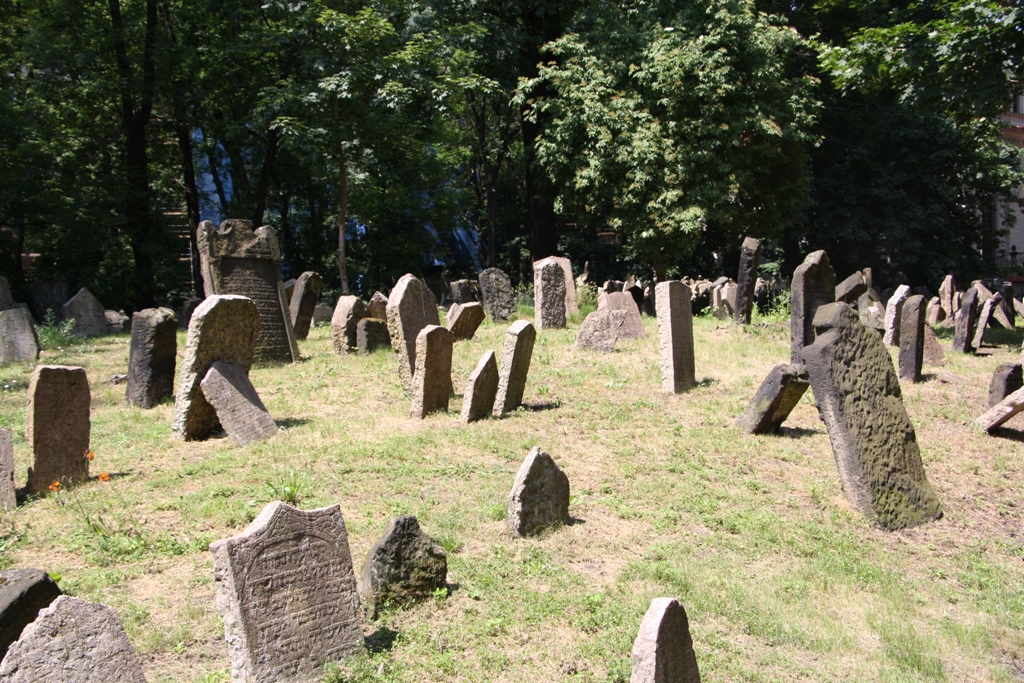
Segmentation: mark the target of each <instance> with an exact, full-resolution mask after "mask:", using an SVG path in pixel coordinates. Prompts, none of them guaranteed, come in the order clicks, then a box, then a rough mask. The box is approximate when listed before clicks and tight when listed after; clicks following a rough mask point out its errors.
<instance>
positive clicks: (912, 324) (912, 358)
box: [900, 294, 925, 382]
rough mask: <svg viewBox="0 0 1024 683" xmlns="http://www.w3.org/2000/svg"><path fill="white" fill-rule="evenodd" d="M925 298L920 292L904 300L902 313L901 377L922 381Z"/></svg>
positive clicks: (902, 378)
mask: <svg viewBox="0 0 1024 683" xmlns="http://www.w3.org/2000/svg"><path fill="white" fill-rule="evenodd" d="M924 302H925V299H924V297H923V296H921V295H920V294H915V295H914V296H912V297H908V298H907V300H906V301H904V302H903V312H902V313H901V314H900V315H901V317H900V379H901V380H906V381H908V382H920V381H921V366H922V365H923V364H924V327H925V324H924V315H925V303H924Z"/></svg>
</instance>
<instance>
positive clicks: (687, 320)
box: [656, 280, 697, 394]
mask: <svg viewBox="0 0 1024 683" xmlns="http://www.w3.org/2000/svg"><path fill="white" fill-rule="evenodd" d="M656 291H657V294H656V301H657V305H658V348H659V352H660V355H661V389H662V391H667V392H669V393H672V394H678V393H681V392H683V391H686V390H687V389H690V388H692V387H694V386H696V384H697V380H696V377H695V370H694V361H693V312H692V308H691V303H690V288H689V287H687V286H686V285H684V284H683V283H682V282H680V281H679V280H669V281H668V282H659V283H658V286H657V288H656Z"/></svg>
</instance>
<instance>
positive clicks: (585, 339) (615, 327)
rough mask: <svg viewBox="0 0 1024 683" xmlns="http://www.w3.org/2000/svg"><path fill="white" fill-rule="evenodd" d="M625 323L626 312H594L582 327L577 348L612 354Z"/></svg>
mask: <svg viewBox="0 0 1024 683" xmlns="http://www.w3.org/2000/svg"><path fill="white" fill-rule="evenodd" d="M625 322H626V312H625V311H610V310H607V309H605V310H602V311H594V312H593V313H591V314H590V315H588V316H587V317H586V318H585V319H584V320H583V324H582V325H580V333H579V334H578V335H577V336H576V348H578V349H593V350H595V351H604V352H606V353H611V352H612V351H614V350H615V342H616V341H618V339H619V334H620V333H621V332H622V325H623V323H625Z"/></svg>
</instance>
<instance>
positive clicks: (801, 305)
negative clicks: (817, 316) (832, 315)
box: [790, 251, 836, 363]
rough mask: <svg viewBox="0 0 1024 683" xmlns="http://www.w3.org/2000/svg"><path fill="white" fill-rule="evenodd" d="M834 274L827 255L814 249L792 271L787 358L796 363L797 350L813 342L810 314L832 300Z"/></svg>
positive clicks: (798, 352)
mask: <svg viewBox="0 0 1024 683" xmlns="http://www.w3.org/2000/svg"><path fill="white" fill-rule="evenodd" d="M835 296H836V274H835V271H833V270H832V264H830V263H829V260H828V254H826V253H825V252H824V251H814V252H811V253H810V254H808V255H807V257H806V258H805V259H804V262H803V263H801V264H800V265H799V266H797V269H796V271H794V272H793V283H792V297H791V305H792V314H791V318H790V359H791V361H792V362H793V363H800V362H801V360H800V352H801V350H802V349H803V348H804V347H805V346H807V345H808V344H810V343H811V342H813V341H814V313H815V311H817V310H818V307H819V306H823V305H825V304H830V303H832V302H833V301H835Z"/></svg>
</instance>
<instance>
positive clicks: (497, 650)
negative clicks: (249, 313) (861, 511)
mask: <svg viewBox="0 0 1024 683" xmlns="http://www.w3.org/2000/svg"><path fill="white" fill-rule="evenodd" d="M587 303H588V304H591V302H589V301H588V302H587ZM591 305H592V304H591ZM588 310H590V306H589V305H588V306H585V307H584V310H583V311H581V313H580V314H579V315H577V316H574V317H573V318H571V319H570V326H569V329H567V330H564V331H559V330H554V331H544V332H542V333H540V334H539V335H538V338H537V343H536V347H535V350H534V357H533V364H532V367H531V371H530V378H529V381H528V383H527V390H526V396H525V403H526V405H525V406H524V408H523V409H522V410H520V411H517V412H515V413H513V414H512V415H511V416H509V417H508V418H506V419H503V420H487V421H483V422H479V423H474V424H472V425H463V424H461V423H460V422H459V421H458V411H459V408H460V407H461V399H462V396H461V392H462V390H463V388H464V385H465V381H466V379H467V377H468V375H469V373H470V372H471V371H472V369H473V368H474V367H475V365H476V362H477V360H478V359H479V358H480V356H481V355H482V354H483V353H484V351H485V350H487V349H494V350H500V348H501V344H502V341H503V338H504V333H505V329H506V327H507V326H506V325H495V324H491V323H489V322H486V323H484V325H483V326H482V327H481V329H480V330H479V331H478V333H477V336H476V337H475V338H474V339H473V340H470V341H466V342H459V343H458V344H457V345H456V348H455V354H454V360H453V376H454V379H455V387H456V389H455V390H456V392H457V395H456V396H455V397H453V399H452V405H451V412H450V413H448V414H447V415H434V416H431V417H429V418H428V419H426V420H423V421H417V420H411V419H409V418H408V417H407V413H408V409H409V403H410V401H409V398H408V397H407V396H406V395H404V394H403V392H402V389H401V386H400V383H399V380H398V373H397V371H396V369H397V368H396V357H395V356H394V354H392V353H389V352H378V353H375V354H373V355H370V356H357V355H348V356H337V355H335V354H334V353H333V350H332V345H331V340H330V330H329V328H324V327H318V328H315V329H314V330H313V331H312V332H311V334H310V338H309V339H308V340H307V341H305V342H302V343H301V347H300V348H301V351H302V355H303V359H302V361H301V362H298V363H294V364H291V365H286V366H276V367H259V368H255V369H254V370H253V371H252V379H253V383H254V385H255V386H256V388H257V389H258V390H259V392H260V395H261V397H262V399H263V401H264V402H265V403H266V405H267V407H268V409H269V410H270V412H271V414H272V415H273V416H274V417H275V419H277V420H278V422H279V424H280V425H282V430H281V432H280V433H279V434H278V435H277V436H275V437H274V438H273V439H271V440H269V441H266V442H263V443H260V444H256V445H254V446H251V447H249V448H244V449H243V448H236V447H234V446H233V445H232V444H231V443H230V442H229V440H228V439H226V438H215V439H211V440H209V441H205V442H199V443H182V442H179V441H176V440H175V439H174V438H173V437H172V436H171V433H170V423H171V416H172V411H173V406H172V405H171V404H170V403H169V402H168V403H165V404H162V405H160V406H157V407H156V408H154V409H152V410H148V411H145V410H139V409H136V408H130V407H128V406H126V405H125V400H124V385H115V384H112V383H110V378H111V377H112V376H113V375H117V374H123V373H124V372H125V368H126V367H127V359H128V345H129V337H128V335H127V334H123V335H109V336H104V337H100V338H95V339H91V340H86V341H84V342H81V343H71V344H68V343H53V344H50V345H48V346H46V347H45V350H44V352H43V356H42V357H41V359H40V362H44V363H60V364H67V365H81V366H83V367H85V368H86V370H87V372H88V374H89V378H90V382H91V388H92V446H91V447H92V450H93V451H94V452H95V453H96V458H95V460H94V461H93V462H92V464H91V467H92V470H91V472H92V474H93V476H94V480H93V481H90V482H89V483H88V484H86V485H83V486H81V487H79V488H77V489H73V490H72V491H69V492H63V493H61V494H59V495H54V496H50V497H48V498H46V499H34V500H28V501H24V502H23V504H21V505H20V506H19V507H18V509H17V510H16V511H14V512H10V513H0V514H2V517H0V566H2V567H10V566H36V567H40V568H43V569H45V570H46V571H48V572H50V573H51V574H53V575H54V576H56V577H59V579H60V585H61V587H62V589H63V590H64V591H65V592H67V593H70V594H72V595H78V596H81V597H84V598H87V599H90V600H97V601H101V602H104V603H106V604H109V605H112V606H113V607H114V608H115V609H116V610H117V611H118V613H119V614H120V615H121V619H122V621H123V622H124V624H125V627H126V629H127V631H128V634H129V637H130V639H131V641H132V643H133V644H134V645H135V647H136V648H137V649H138V651H139V652H140V655H141V658H142V661H143V665H144V668H145V670H146V675H147V677H148V680H150V681H151V682H169V681H194V682H197V683H198V682H204V683H220V682H226V681H227V680H228V657H227V647H226V645H225V643H224V639H223V630H222V626H221V624H220V620H219V618H218V616H217V614H216V610H215V607H214V586H213V579H212V565H211V560H210V555H209V552H208V551H207V545H208V544H209V543H210V542H211V541H213V540H216V539H219V538H223V537H226V536H229V535H232V534H235V533H237V532H239V531H240V530H241V529H243V528H244V527H245V526H246V525H247V524H248V523H249V522H250V521H251V520H252V519H253V518H254V517H255V516H256V515H257V514H258V513H259V511H260V510H261V509H262V508H263V507H264V506H265V505H266V504H267V503H268V502H269V501H270V500H272V499H277V498H280V499H284V500H288V501H289V502H295V503H297V504H298V505H300V506H301V507H303V508H314V507H319V506H323V505H329V504H333V503H338V504H339V505H340V506H341V508H342V511H343V513H344V515H345V520H346V525H347V527H348V532H349V538H350V543H351V547H352V552H353V558H354V561H355V563H356V565H357V567H358V565H360V564H361V562H362V560H363V558H364V557H365V555H366V552H367V551H368V550H369V548H370V546H371V545H372V544H373V543H374V541H376V539H377V538H378V536H379V535H380V534H381V533H382V532H383V530H384V527H385V525H386V523H387V520H388V519H389V518H390V517H391V516H392V515H396V514H405V513H411V514H415V515H417V516H418V517H419V520H420V523H421V525H422V526H423V528H424V529H425V530H426V531H427V532H428V533H430V534H431V535H433V536H434V537H435V538H437V539H438V540H439V541H440V542H441V543H442V544H443V545H444V547H445V548H446V550H447V551H448V552H449V584H450V586H449V588H450V590H449V591H448V593H447V594H441V593H439V594H438V595H436V596H434V597H433V598H432V599H431V600H428V601H426V602H424V603H421V604H419V605H416V606H414V607H411V608H407V609H403V610H396V609H391V610H386V611H385V612H384V613H383V614H382V615H381V616H380V617H379V618H378V619H377V620H376V621H373V622H367V623H366V624H365V633H366V635H367V637H368V641H367V642H368V643H369V644H370V646H371V647H370V649H369V651H368V653H367V654H366V656H365V657H361V658H358V659H356V660H353V661H350V662H342V663H339V664H338V665H337V666H334V667H331V668H330V670H329V671H328V672H326V673H325V680H327V681H333V682H336V683H342V682H345V683H363V682H369V681H377V682H385V681H386V682H392V683H405V682H409V683H411V682H419V681H453V682H454V681H458V682H463V681H465V682H469V681H480V682H484V681H487V682H491V681H537V682H540V681H574V682H591V683H597V682H615V681H618V682H622V683H625V682H626V681H628V680H629V672H630V648H631V647H632V642H633V639H634V638H635V637H636V632H637V628H638V626H639V623H640V619H641V618H642V616H643V614H644V612H645V611H646V609H647V607H648V605H649V604H650V600H651V599H652V598H654V597H658V596H675V597H678V598H679V599H680V600H681V601H682V602H683V604H684V605H685V607H686V610H687V613H688V615H689V619H690V628H691V632H692V633H693V637H694V647H695V649H696V652H697V659H698V664H699V666H700V669H701V673H702V675H703V677H704V679H705V680H708V681H736V682H739V681H816V682H817V681H849V680H863V681H878V682H893V683H895V682H904V681H906V682H911V681H914V682H916V681H1014V680H1020V679H1021V677H1022V675H1024V638H1022V635H1021V634H1022V633H1024V545H1022V543H1021V533H1022V531H1024V529H1022V519H1024V515H1022V510H1024V486H1022V481H1024V460H1022V458H1021V457H1020V452H1021V450H1020V449H1021V441H1022V440H1024V433H1022V432H1021V431H1020V430H1021V429H1022V427H1024V418H1015V419H1014V420H1013V421H1011V422H1010V423H1009V427H1010V429H1008V430H1006V431H1004V432H1002V433H1001V434H1000V435H998V436H986V435H983V434H979V433H977V432H976V431H974V429H973V428H972V427H971V426H970V421H971V420H973V418H974V417H976V416H977V415H979V414H980V413H981V412H983V411H984V409H985V408H986V399H987V392H988V380H989V378H990V376H991V373H992V371H993V370H994V369H995V367H996V366H997V365H998V364H1000V363H1003V362H1009V361H1014V360H1016V359H1017V357H1018V354H1019V348H1020V344H1021V332H1019V331H998V332H995V333H993V334H991V336H990V337H989V338H988V341H989V343H991V344H993V346H991V347H986V348H985V349H983V350H982V352H981V353H980V354H979V355H977V356H971V357H963V356H960V357H953V356H952V355H950V356H949V362H948V365H947V366H946V367H945V368H943V369H945V370H949V371H950V372H953V373H955V374H957V375H959V376H961V377H964V378H966V379H967V380H968V381H967V383H966V384H964V385H953V384H943V383H940V382H939V381H937V379H936V375H937V374H938V372H939V369H937V368H926V370H925V371H926V378H927V380H928V381H926V382H924V383H922V384H918V385H912V386H905V387H904V399H905V402H906V405H907V410H908V412H909V413H910V416H911V419H912V421H913V423H914V425H915V428H916V431H917V437H918V441H919V442H920V444H921V450H922V454H923V458H924V464H925V467H926V470H927V473H928V477H929V479H930V481H931V482H932V484H933V485H934V487H935V488H936V490H937V492H938V493H939V496H940V497H941V499H942V501H943V504H944V507H945V516H944V517H943V519H942V520H940V521H938V522H935V523H933V524H929V525H927V526H924V527H921V528H918V529H912V530H908V531H903V532H899V533H886V532H883V531H880V530H878V529H876V528H873V527H872V526H870V525H869V524H868V523H867V522H866V521H865V520H864V519H863V518H861V517H860V516H859V515H858V514H856V513H855V512H853V511H852V510H851V508H850V506H849V505H848V503H847V502H846V499H845V497H844V496H843V492H842V490H841V488H840V485H839V481H838V478H837V476H836V470H835V465H834V462H833V458H832V453H831V448H830V446H829V442H828V437H827V435H826V434H825V432H824V428H823V425H822V423H821V422H820V421H819V420H818V418H817V414H816V411H815V409H814V406H813V401H812V397H811V395H810V393H808V394H807V396H805V398H804V399H803V400H802V401H801V403H800V404H799V405H798V406H797V408H796V409H795V411H794V413H793V415H792V416H791V419H790V421H789V422H788V423H787V428H786V429H785V431H784V433H783V434H781V435H779V436H770V437H769V436H754V437H752V436H743V435H740V434H738V433H737V432H735V431H734V430H733V429H732V427H731V425H732V421H733V420H734V419H735V417H736V416H737V415H738V414H739V413H740V412H741V411H742V409H743V407H744V405H745V402H746V401H747V399H748V398H749V397H750V396H751V394H752V393H753V391H754V390H755V389H756V387H757V385H758V384H759V383H760V381H761V379H762V378H763V377H764V376H765V375H766V374H767V372H768V370H769V369H770V368H771V367H772V366H773V365H774V364H776V363H779V362H784V361H786V360H787V359H788V357H789V328H788V319H786V318H785V316H783V315H781V314H780V313H779V312H778V311H775V312H773V313H771V314H769V315H768V316H761V317H756V318H755V320H754V324H753V325H751V326H749V327H747V328H746V329H740V328H736V327H734V326H731V325H729V324H726V323H723V322H721V321H718V320H716V319H714V318H710V317H699V318H698V319H696V320H695V323H694V330H695V347H696V348H695V351H696V365H697V378H698V381H699V386H698V387H697V388H695V389H694V390H693V391H691V392H689V393H687V394H683V395H680V396H666V395H663V394H662V393H661V392H660V391H659V387H660V375H659V363H658V352H657V348H658V347H657V344H658V342H657V325H656V323H655V321H653V320H651V319H645V325H646V328H647V332H648V337H647V338H646V339H643V340H639V341H634V342H620V344H619V346H618V349H617V350H616V352H615V353H612V354H598V353H592V352H583V351H578V350H576V349H574V348H573V346H572V343H573V341H574V340H575V335H576V333H577V331H578V329H579V325H580V323H581V321H582V318H583V316H584V315H585V313H586V312H587V311H588ZM519 312H520V314H527V313H529V309H527V308H520V311H519ZM57 332H59V331H57ZM55 336H56V332H55ZM59 341H61V342H64V340H59ZM940 343H942V344H943V346H944V347H945V348H946V350H947V352H948V349H949V339H948V336H946V335H944V334H942V335H940ZM183 351H184V334H182V335H181V337H180V338H179V354H181V353H183ZM31 369H32V368H31V366H28V365H23V366H21V365H19V366H7V367H4V368H0V380H2V382H0V386H3V387H4V390H3V391H0V426H3V427H5V428H8V429H11V430H12V432H13V435H14V444H15V459H16V465H17V478H18V483H19V485H22V484H23V483H24V477H25V472H26V469H27V467H28V466H29V464H30V453H29V448H28V445H27V443H26V441H25V438H24V425H25V391H26V387H27V380H28V377H29V375H30V373H31ZM534 445H540V446H541V447H542V448H544V449H545V450H546V451H547V452H548V453H550V454H551V455H552V457H554V458H555V460H556V461H557V462H558V463H559V464H560V465H561V466H562V467H563V468H564V469H565V471H566V473H567V474H568V476H569V479H570V482H571V485H572V502H571V506H570V514H571V516H572V518H573V520H574V521H573V523H572V524H570V525H568V526H565V527H561V528H558V529H554V530H551V531H548V532H546V533H544V534H543V535H541V536H540V537H538V538H535V539H526V540H524V539H518V538H514V537H513V536H511V535H510V533H509V532H508V531H507V528H506V522H505V517H506V496H507V494H508V490H509V489H510V488H511V485H512V480H513V478H514V476H515V472H516V469H517V468H518V466H519V463H520V462H521V461H522V459H523V458H524V457H525V456H526V455H527V453H528V452H529V450H530V448H531V447H532V446H534ZM101 472H106V473H108V474H109V476H110V480H109V481H99V480H98V479H96V478H95V477H97V476H98V475H99V474H100V473H101Z"/></svg>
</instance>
